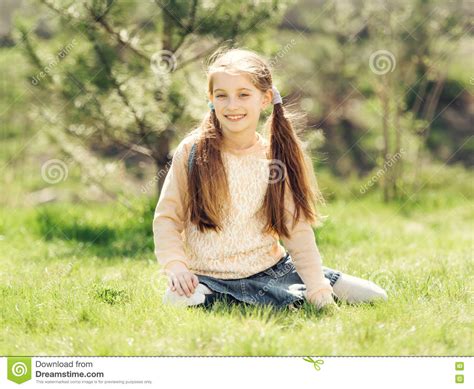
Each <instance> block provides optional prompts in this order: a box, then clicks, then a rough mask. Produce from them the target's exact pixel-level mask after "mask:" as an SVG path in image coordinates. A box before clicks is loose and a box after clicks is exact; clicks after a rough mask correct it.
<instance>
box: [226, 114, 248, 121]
mask: <svg viewBox="0 0 474 389" xmlns="http://www.w3.org/2000/svg"><path fill="white" fill-rule="evenodd" d="M224 116H225V117H226V118H227V119H229V120H230V121H231V122H238V121H239V120H241V119H243V118H244V117H245V116H247V115H246V114H245V115H224Z"/></svg>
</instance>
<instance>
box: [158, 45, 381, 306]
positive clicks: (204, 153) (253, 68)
mask: <svg viewBox="0 0 474 389" xmlns="http://www.w3.org/2000/svg"><path fill="white" fill-rule="evenodd" d="M207 80H208V98H209V108H210V110H209V112H208V113H207V114H206V117H205V118H204V120H203V122H202V124H201V126H200V127H199V128H197V129H196V130H194V131H192V132H191V133H190V134H188V135H187V136H186V137H185V138H184V139H183V140H182V141H181V142H180V144H179V145H178V147H177V149H176V152H175V154H174V156H173V160H172V163H171V167H170V170H169V172H168V174H167V176H166V179H165V182H164V184H163V188H162V191H161V193H160V198H159V200H158V204H157V207H156V210H155V216H154V221H153V231H154V241H155V254H156V257H157V259H158V261H159V263H160V264H161V265H162V266H163V269H164V270H165V272H166V274H167V275H168V280H169V288H168V289H167V291H166V292H165V295H164V298H163V301H164V303H169V304H178V305H185V306H194V305H204V306H209V305H211V304H212V303H213V302H214V301H215V300H216V299H220V298H225V299H226V301H229V302H231V303H235V302H237V303H238V302H242V303H249V304H257V305H258V304H261V305H272V306H274V307H276V308H285V307H290V306H291V307H294V306H297V305H300V304H301V303H302V302H303V301H305V300H307V301H309V302H310V303H312V304H314V305H315V306H316V307H318V308H322V307H324V306H327V305H331V306H333V307H335V301H334V299H336V301H337V300H344V301H347V302H349V303H359V302H371V301H374V300H376V299H384V300H385V299H387V294H386V292H385V291H384V290H383V289H382V288H381V287H379V286H378V285H376V284H374V283H373V282H371V281H367V280H363V279H360V278H358V277H354V276H351V275H348V274H345V273H342V272H340V271H337V270H333V269H330V268H328V267H324V266H322V260H321V255H320V253H319V250H318V247H317V245H316V242H315V237H314V232H313V229H312V225H313V224H315V223H316V222H317V221H319V214H318V212H317V208H316V204H317V203H318V201H320V200H322V196H321V194H320V192H319V190H318V187H317V183H316V178H315V175H314V171H313V168H312V164H311V159H310V158H309V157H308V156H307V154H306V153H305V151H304V149H303V146H302V142H301V141H300V139H299V138H298V135H297V133H296V131H295V129H294V125H293V124H292V122H291V120H290V119H289V115H288V113H287V112H286V111H285V108H284V106H283V103H282V99H281V96H280V94H279V92H278V89H277V88H276V87H275V86H274V85H273V79H272V75H271V73H270V69H269V66H268V65H267V63H266V62H265V60H264V59H262V58H261V57H260V56H259V55H258V54H256V53H254V52H252V51H250V50H243V49H230V50H228V51H218V52H217V53H216V54H215V55H213V57H212V58H211V64H210V66H209V68H208V71H207ZM269 106H272V107H273V110H272V114H271V115H270V116H269V118H268V120H267V122H266V124H265V127H264V129H265V130H266V132H267V133H268V134H269V135H268V137H267V136H263V135H261V134H260V133H259V132H257V127H258V124H259V118H260V115H261V113H262V111H263V110H265V109H266V108H267V107H269Z"/></svg>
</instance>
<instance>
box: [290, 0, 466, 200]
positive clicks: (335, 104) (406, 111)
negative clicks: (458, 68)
mask: <svg viewBox="0 0 474 389" xmlns="http://www.w3.org/2000/svg"><path fill="white" fill-rule="evenodd" d="M462 3H463V2H462V1H454V2H450V3H449V4H448V3H446V2H443V1H441V0H415V1H408V0H403V1H393V0H384V1H380V2H364V1H360V0H350V1H340V2H335V1H331V0H302V1H300V2H299V4H298V7H294V8H292V9H291V10H289V12H288V13H287V16H286V17H285V23H283V24H282V26H281V28H285V29H288V30H290V31H291V30H293V31H295V30H296V31H297V34H294V36H296V42H297V43H296V44H295V45H293V47H292V48H291V54H292V55H291V56H287V57H286V58H285V61H281V63H284V68H285V69H287V72H288V73H291V75H292V76H291V83H289V89H290V90H291V91H292V93H295V94H296V93H298V94H300V93H301V94H302V95H303V96H302V104H303V108H304V109H305V110H307V111H308V113H309V118H310V123H311V126H312V127H315V128H321V129H322V130H323V132H324V135H325V143H324V145H323V147H322V151H323V152H325V154H326V155H327V159H328V165H329V167H330V168H331V169H332V171H333V172H334V173H336V174H339V175H342V176H345V177H347V176H350V175H351V174H353V173H354V172H357V173H359V174H360V175H365V174H371V175H372V176H373V175H374V171H375V174H377V177H378V178H377V182H378V184H379V185H380V186H382V188H383V196H384V199H385V200H386V201H388V200H390V199H393V198H396V197H400V196H404V195H408V196H410V193H408V192H410V191H411V192H412V193H415V192H416V191H417V190H418V189H417V185H418V184H417V182H418V180H417V178H416V176H417V173H416V172H418V171H419V170H420V168H421V166H422V155H423V150H425V148H426V142H427V140H428V136H429V133H430V129H431V126H432V124H433V122H434V121H435V120H436V119H437V118H438V116H440V115H441V114H442V113H443V111H444V110H445V109H446V108H447V107H448V106H449V105H450V104H452V103H453V102H454V101H455V98H457V97H459V96H461V94H460V93H461V91H459V94H458V93H456V95H455V96H452V98H449V99H448V98H447V96H446V97H445V99H444V100H443V93H445V94H446V95H447V94H450V95H452V92H447V91H446V89H445V85H446V84H448V83H449V80H448V79H447V77H448V75H447V69H448V67H449V65H451V64H452V62H453V56H452V55H451V54H453V53H456V52H457V49H458V45H459V42H460V41H461V38H462V37H463V36H466V35H468V34H469V32H470V31H471V25H470V23H469V18H468V17H467V16H466V15H468V13H469V10H468V7H466V6H465V5H463V4H462ZM310 8H313V9H317V11H316V12H309V9H310ZM301 38H303V39H301ZM310 46H311V50H310V49H309V47H310ZM461 89H462V88H461ZM440 101H441V102H443V105H441V104H440ZM461 143H462V142H461ZM405 163H407V164H410V166H409V167H410V169H402V167H403V164H405ZM412 171H413V172H415V174H414V176H410V177H408V175H407V174H405V175H404V172H405V173H407V172H410V173H411V172H412ZM379 178H380V179H379ZM402 178H403V179H402ZM409 180H412V182H413V183H415V185H414V186H413V187H412V188H408V185H406V184H407V182H408V181H409ZM364 193H365V192H364Z"/></svg>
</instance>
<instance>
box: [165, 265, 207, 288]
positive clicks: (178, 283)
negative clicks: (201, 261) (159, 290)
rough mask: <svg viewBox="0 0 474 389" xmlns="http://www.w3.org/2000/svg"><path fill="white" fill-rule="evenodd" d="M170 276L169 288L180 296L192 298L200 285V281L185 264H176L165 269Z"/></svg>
mask: <svg viewBox="0 0 474 389" xmlns="http://www.w3.org/2000/svg"><path fill="white" fill-rule="evenodd" d="M165 272H166V274H167V275H168V286H169V288H170V289H171V291H173V292H177V293H178V294H179V295H180V296H182V295H186V297H191V295H192V294H193V293H194V290H195V289H196V287H197V286H198V284H199V279H198V278H197V276H196V275H195V274H194V273H191V272H190V271H189V269H188V268H187V267H186V265H185V264H184V263H183V262H175V263H173V264H171V265H169V266H167V267H165Z"/></svg>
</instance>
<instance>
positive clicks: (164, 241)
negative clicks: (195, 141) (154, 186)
mask: <svg viewBox="0 0 474 389" xmlns="http://www.w3.org/2000/svg"><path fill="white" fill-rule="evenodd" d="M190 147H191V144H190V142H189V141H188V139H184V140H183V141H181V143H180V144H179V145H178V147H177V148H176V151H175V153H174V155H173V159H172V162H171V166H170V167H169V170H168V172H167V175H166V178H165V181H164V183H163V187H162V189H161V193H160V197H159V200H158V204H157V206H156V209H155V215H154V219H153V239H154V242H155V256H156V258H157V260H158V262H159V263H160V264H161V265H162V266H163V268H164V269H165V270H167V269H169V268H171V267H175V266H176V265H179V264H180V263H181V264H184V265H186V267H187V268H189V266H188V260H187V259H186V255H185V252H184V243H183V239H182V236H181V234H182V232H183V230H184V223H185V201H186V198H185V195H186V193H187V177H186V174H187V173H186V171H187V157H188V155H189V151H190Z"/></svg>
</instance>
